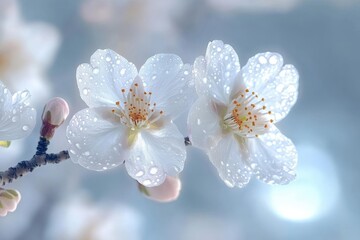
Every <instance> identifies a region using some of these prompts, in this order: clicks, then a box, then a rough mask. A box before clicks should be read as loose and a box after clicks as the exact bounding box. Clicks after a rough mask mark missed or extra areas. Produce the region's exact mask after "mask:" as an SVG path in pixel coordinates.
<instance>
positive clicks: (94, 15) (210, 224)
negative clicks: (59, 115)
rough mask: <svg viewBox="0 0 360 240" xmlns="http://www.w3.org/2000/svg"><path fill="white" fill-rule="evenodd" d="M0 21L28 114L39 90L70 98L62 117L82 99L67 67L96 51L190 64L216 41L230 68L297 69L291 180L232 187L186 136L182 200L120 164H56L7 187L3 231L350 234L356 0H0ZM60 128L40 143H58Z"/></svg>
mask: <svg viewBox="0 0 360 240" xmlns="http://www.w3.org/2000/svg"><path fill="white" fill-rule="evenodd" d="M0 27H1V29H0V78H1V80H2V81H3V82H4V83H5V84H6V85H8V86H9V88H10V89H11V90H12V91H13V92H14V91H16V90H22V89H24V88H27V89H29V90H30V92H31V93H32V95H33V102H34V104H35V106H36V108H37V111H38V117H39V119H40V115H41V112H42V108H43V105H44V103H45V101H46V99H48V98H50V97H54V96H60V97H63V98H65V99H66V100H68V102H69V103H70V107H71V112H70V115H73V114H74V113H76V112H77V111H79V110H80V109H82V108H85V107H86V105H85V103H84V102H82V100H81V98H80V96H79V93H78V89H77V85H76V79H75V71H76V68H77V66H78V65H79V64H81V63H83V62H88V61H89V58H90V56H91V54H92V53H93V52H94V51H95V50H96V49H98V48H112V49H113V50H115V51H117V52H118V53H120V54H121V55H123V56H124V57H126V58H127V59H128V60H129V61H131V62H133V63H135V65H137V66H138V68H139V67H140V66H141V65H142V64H143V63H144V62H145V61H146V59H147V58H148V57H150V56H151V55H153V54H155V53H161V52H170V53H175V54H178V55H180V56H181V57H182V58H183V61H184V62H189V63H192V62H193V60H194V59H195V58H196V57H197V56H199V55H203V54H204V53H205V49H206V46H207V43H208V42H209V41H211V40H214V39H220V40H223V41H224V42H225V43H229V44H231V45H232V46H233V47H234V48H235V50H236V51H237V53H238V55H239V58H240V63H241V65H245V64H246V62H247V59H248V58H250V57H251V56H253V55H255V54H256V53H258V52H265V51H274V52H279V53H281V54H282V55H283V57H284V59H285V63H291V64H294V65H295V66H296V67H297V69H298V71H299V73H300V89H299V99H298V102H297V104H296V105H295V107H294V108H293V109H292V111H291V112H290V114H289V115H288V117H287V118H285V119H284V120H283V121H282V122H281V123H279V124H278V127H279V128H280V129H281V131H282V132H283V133H284V134H285V135H286V136H288V137H289V138H291V139H292V140H293V142H294V143H295V144H296V146H297V148H298V152H299V163H298V168H297V173H298V177H297V179H296V180H295V181H294V182H292V183H291V184H289V185H287V186H272V185H266V184H264V183H261V182H259V181H257V180H256V179H253V180H252V181H251V182H250V184H249V185H248V186H247V187H245V188H244V189H237V188H235V189H230V188H228V187H227V186H226V185H225V184H224V183H223V182H222V181H221V180H220V178H219V177H218V175H217V172H216V169H215V168H214V167H213V166H212V165H211V164H210V162H209V161H208V159H207V157H206V155H205V154H203V153H202V152H201V151H199V150H197V149H194V148H192V147H189V148H188V160H187V162H186V165H185V169H184V171H183V173H182V174H181V179H182V183H183V189H182V194H181V196H180V198H179V199H178V200H177V201H175V202H173V203H168V204H160V203H156V202H152V201H150V200H148V199H146V198H144V197H143V196H142V195H141V193H139V192H138V190H137V186H136V183H135V182H134V180H132V179H131V178H130V177H129V176H128V175H127V173H126V171H125V169H124V168H122V167H119V168H116V169H114V170H110V171H106V172H93V171H88V170H86V169H84V168H82V167H81V166H79V165H75V164H73V163H72V162H71V161H66V162H64V163H61V164H59V165H56V166H54V165H51V166H50V165H49V166H45V167H41V168H39V169H36V170H35V171H34V172H33V173H32V174H29V175H27V176H25V177H23V178H21V179H18V180H17V181H16V182H14V183H12V184H9V185H8V187H11V188H15V189H18V190H19V191H20V192H21V194H22V201H21V202H20V205H19V206H18V208H17V210H16V211H15V212H14V213H10V214H8V216H7V217H5V218H0V239H1V240H23V239H26V240H42V239H44V240H60V239H61V240H103V239H106V240H109V239H110V240H112V239H114V240H142V239H144V240H162V239H165V240H168V239H174V240H188V239H207V240H220V239H221V240H223V239H226V240H243V239H269V240H270V239H277V240H278V239H359V236H360V228H359V225H360V206H359V205H360V190H359V188H360V187H359V183H360V174H359V170H360V159H359V157H356V156H358V155H357V154H358V152H357V151H355V150H356V149H357V148H358V145H359V142H358V139H359V137H358V136H359V134H360V125H359V120H358V119H357V118H358V117H360V107H359V103H360V79H359V64H360V0H79V1H73V0H63V1H58V0H32V1H27V0H19V1H14V0H0ZM10 50H11V51H10ZM9 59H10V60H9ZM185 119H186V116H183V117H181V118H180V119H179V120H178V121H177V122H178V123H179V127H180V129H182V131H183V132H184V135H186V126H185ZM64 125H66V124H64ZM39 128H40V125H39V124H38V125H37V127H36V128H35V131H34V133H33V134H32V135H31V136H30V137H28V138H26V139H23V140H18V141H13V142H12V145H11V147H10V148H8V149H2V148H1V149H0V154H1V155H0V156H1V157H0V158H1V161H0V167H1V170H5V169H7V168H8V167H10V166H13V165H15V164H16V163H17V162H18V161H20V160H24V159H29V158H30V157H31V156H32V154H33V152H34V150H35V147H36V144H37V140H38V131H39ZM65 128H66V127H65V126H62V127H61V128H60V129H59V130H58V131H57V133H56V135H55V137H54V140H53V141H52V142H51V146H50V152H58V151H60V150H63V149H64V148H66V139H65Z"/></svg>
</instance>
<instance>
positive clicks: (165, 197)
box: [138, 176, 181, 202]
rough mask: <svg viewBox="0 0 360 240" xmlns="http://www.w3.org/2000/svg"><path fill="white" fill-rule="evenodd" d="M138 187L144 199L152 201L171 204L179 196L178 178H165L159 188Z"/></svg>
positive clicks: (179, 182)
mask: <svg viewBox="0 0 360 240" xmlns="http://www.w3.org/2000/svg"><path fill="white" fill-rule="evenodd" d="M138 187H139V190H140V191H141V192H142V193H144V195H145V196H146V197H148V198H150V199H152V200H154V201H158V202H172V201H175V200H176V199H177V198H178V197H179V195H180V190H181V181H180V179H179V178H178V177H170V176H167V177H166V179H165V181H164V182H163V183H162V184H161V185H159V186H156V187H145V186H143V185H141V184H139V186H138Z"/></svg>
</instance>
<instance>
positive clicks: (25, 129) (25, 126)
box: [22, 125, 30, 131]
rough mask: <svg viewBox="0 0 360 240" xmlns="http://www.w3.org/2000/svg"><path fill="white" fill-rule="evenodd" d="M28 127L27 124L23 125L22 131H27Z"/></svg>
mask: <svg viewBox="0 0 360 240" xmlns="http://www.w3.org/2000/svg"><path fill="white" fill-rule="evenodd" d="M29 129H30V127H29V126H28V125H24V126H23V127H22V130H23V131H28V130H29Z"/></svg>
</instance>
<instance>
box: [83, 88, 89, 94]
mask: <svg viewBox="0 0 360 240" xmlns="http://www.w3.org/2000/svg"><path fill="white" fill-rule="evenodd" d="M82 92H83V94H84V95H85V96H86V95H88V94H89V92H90V90H89V89H88V88H84V89H83V90H82Z"/></svg>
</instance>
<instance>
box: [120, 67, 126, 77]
mask: <svg viewBox="0 0 360 240" xmlns="http://www.w3.org/2000/svg"><path fill="white" fill-rule="evenodd" d="M125 72H126V68H123V69H121V70H120V74H121V76H124V75H125Z"/></svg>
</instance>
